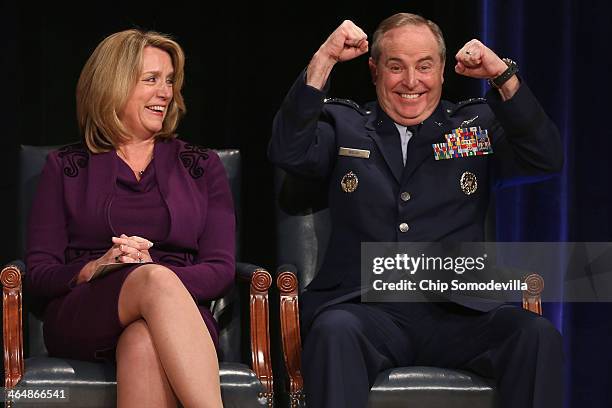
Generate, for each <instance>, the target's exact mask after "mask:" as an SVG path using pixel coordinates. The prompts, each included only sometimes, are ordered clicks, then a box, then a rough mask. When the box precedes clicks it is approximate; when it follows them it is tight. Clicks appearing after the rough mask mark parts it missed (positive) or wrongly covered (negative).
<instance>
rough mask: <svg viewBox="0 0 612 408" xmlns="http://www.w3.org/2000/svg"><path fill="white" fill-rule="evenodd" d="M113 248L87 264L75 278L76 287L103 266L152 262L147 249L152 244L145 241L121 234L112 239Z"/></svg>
mask: <svg viewBox="0 0 612 408" xmlns="http://www.w3.org/2000/svg"><path fill="white" fill-rule="evenodd" d="M112 241H113V246H112V247H111V248H110V249H109V250H108V251H106V253H105V254H104V255H102V256H101V257H100V258H98V259H95V260H93V261H90V262H88V263H87V264H86V265H85V266H84V267H83V268H82V269H81V271H80V272H79V274H78V275H77V277H76V283H77V285H78V284H80V283H83V282H87V281H89V279H90V278H91V276H92V275H93V273H94V271H95V270H96V268H97V267H98V266H100V265H104V264H112V263H118V262H119V263H143V262H153V260H152V259H151V255H149V249H150V248H151V247H152V246H153V243H152V242H151V241H149V240H147V239H144V238H141V237H138V236H135V235H134V236H131V237H128V236H127V235H125V234H121V236H120V237H113V238H112Z"/></svg>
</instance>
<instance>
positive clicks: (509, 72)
mask: <svg viewBox="0 0 612 408" xmlns="http://www.w3.org/2000/svg"><path fill="white" fill-rule="evenodd" d="M502 61H504V62H505V63H506V65H507V66H508V68H506V70H505V71H504V72H502V73H501V74H500V75H498V76H496V77H495V78H491V79H489V80H488V81H487V82H488V83H489V85H491V86H492V87H493V88H496V89H499V88H501V87H502V85H503V84H505V83H506V81H508V80H509V79H510V78H512V76H513V75H514V74H516V73H517V72H518V65H517V64H516V62H514V61H512V60H511V59H510V58H502Z"/></svg>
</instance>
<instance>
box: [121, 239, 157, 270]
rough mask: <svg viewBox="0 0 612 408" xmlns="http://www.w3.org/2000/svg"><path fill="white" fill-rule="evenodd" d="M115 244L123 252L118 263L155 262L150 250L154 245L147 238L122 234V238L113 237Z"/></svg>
mask: <svg viewBox="0 0 612 408" xmlns="http://www.w3.org/2000/svg"><path fill="white" fill-rule="evenodd" d="M113 244H115V245H118V246H119V249H120V250H121V255H120V256H118V257H117V259H116V260H115V261H116V262H125V263H132V262H139V263H142V262H153V259H151V255H149V249H150V248H151V247H152V246H153V243H152V242H151V241H149V240H147V239H145V238H142V237H139V236H136V235H132V236H131V237H128V236H127V235H125V234H121V236H120V237H113Z"/></svg>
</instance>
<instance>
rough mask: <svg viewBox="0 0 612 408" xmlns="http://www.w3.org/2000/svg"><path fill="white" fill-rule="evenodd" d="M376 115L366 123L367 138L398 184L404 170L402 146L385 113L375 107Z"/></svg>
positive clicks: (394, 128) (394, 127)
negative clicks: (374, 146)
mask: <svg viewBox="0 0 612 408" xmlns="http://www.w3.org/2000/svg"><path fill="white" fill-rule="evenodd" d="M375 112H376V115H371V116H370V117H369V118H368V121H367V122H366V129H367V132H368V136H370V137H371V138H372V139H373V140H374V142H375V143H376V145H377V146H378V149H379V150H380V152H381V153H382V156H383V157H384V159H385V162H386V163H387V165H388V166H389V169H390V170H391V173H393V176H394V177H395V179H396V180H397V182H398V183H399V182H400V180H401V178H402V171H403V170H404V163H403V159H402V145H401V142H400V137H399V134H398V132H397V127H396V126H395V124H394V123H393V121H392V120H391V119H390V118H389V117H388V116H387V114H386V113H384V112H383V110H382V109H381V108H380V106H378V105H376V110H375Z"/></svg>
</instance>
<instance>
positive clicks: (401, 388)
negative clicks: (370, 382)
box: [368, 367, 497, 408]
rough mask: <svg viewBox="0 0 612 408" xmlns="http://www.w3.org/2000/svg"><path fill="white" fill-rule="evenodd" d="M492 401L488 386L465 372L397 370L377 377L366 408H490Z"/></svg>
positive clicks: (492, 397)
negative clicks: (407, 407) (409, 407)
mask: <svg viewBox="0 0 612 408" xmlns="http://www.w3.org/2000/svg"><path fill="white" fill-rule="evenodd" d="M496 398H497V396H496V392H495V390H494V389H493V387H492V384H491V383H489V382H488V381H487V380H485V379H483V378H481V377H479V376H477V375H475V374H472V373H469V372H465V371H459V370H450V369H443V368H435V367H401V368H392V369H389V370H386V371H384V372H382V373H380V374H379V375H378V377H377V378H376V382H375V383H374V386H373V387H372V390H371V392H370V399H369V403H368V407H370V408H378V407H384V408H396V407H397V408H399V407H406V406H407V404H409V405H410V406H411V407H412V406H414V407H419V408H439V407H444V408H464V407H465V408H468V407H469V408H493V407H496V406H497V405H496V404H497V402H496Z"/></svg>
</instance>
